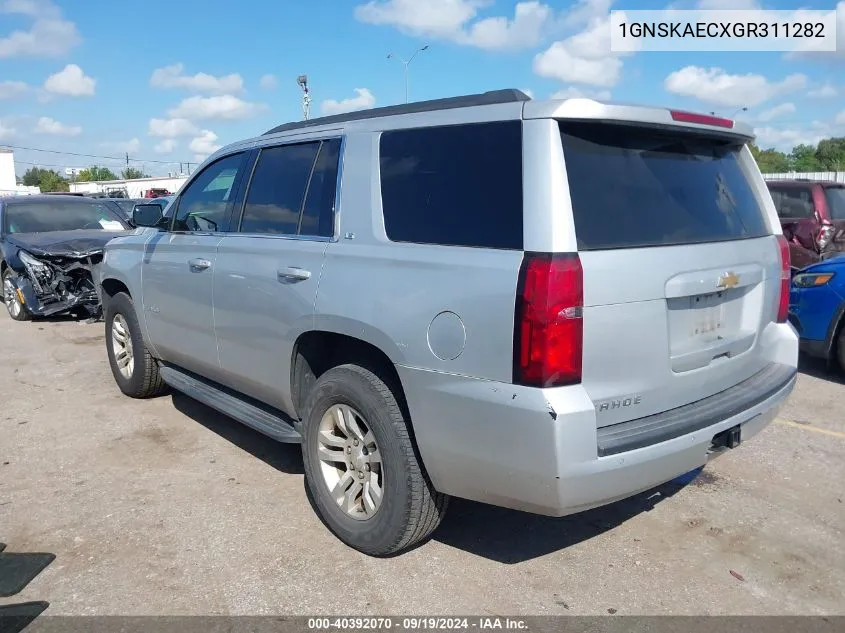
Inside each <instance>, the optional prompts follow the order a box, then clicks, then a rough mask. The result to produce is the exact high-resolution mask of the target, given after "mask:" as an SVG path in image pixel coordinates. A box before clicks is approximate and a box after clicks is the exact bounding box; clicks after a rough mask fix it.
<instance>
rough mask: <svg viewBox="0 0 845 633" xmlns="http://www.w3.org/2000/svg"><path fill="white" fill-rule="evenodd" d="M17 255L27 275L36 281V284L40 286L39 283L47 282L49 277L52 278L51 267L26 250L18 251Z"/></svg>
mask: <svg viewBox="0 0 845 633" xmlns="http://www.w3.org/2000/svg"><path fill="white" fill-rule="evenodd" d="M18 257H19V258H20V260H21V262H23V265H24V267H25V268H26V271H27V272H28V273H29V276H30V277H31V278H32V280H33V281H34V282H35V283H36V285H39V286H40V285H41V284H43V283H47V282H49V281H50V279H52V277H53V271H52V269H51V268H50V267H49V266H48V265H47V264H45V263H44V262H42V261H41V260H38V259H35V257H33V256H32V255H30V254H29V253H27V252H26V251H19V252H18Z"/></svg>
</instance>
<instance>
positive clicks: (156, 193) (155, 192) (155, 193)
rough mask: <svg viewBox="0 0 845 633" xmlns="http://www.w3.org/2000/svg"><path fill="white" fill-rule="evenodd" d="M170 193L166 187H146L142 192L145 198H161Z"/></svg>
mask: <svg viewBox="0 0 845 633" xmlns="http://www.w3.org/2000/svg"><path fill="white" fill-rule="evenodd" d="M169 195H171V194H170V192H169V191H168V190H167V189H148V190H147V191H146V192H145V193H144V197H145V198H163V197H164V196H169Z"/></svg>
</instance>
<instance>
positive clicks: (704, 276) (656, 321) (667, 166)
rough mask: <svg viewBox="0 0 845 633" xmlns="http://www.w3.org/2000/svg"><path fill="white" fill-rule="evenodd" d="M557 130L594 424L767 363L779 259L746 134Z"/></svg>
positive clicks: (690, 397) (567, 125)
mask: <svg viewBox="0 0 845 633" xmlns="http://www.w3.org/2000/svg"><path fill="white" fill-rule="evenodd" d="M559 125H560V137H561V142H562V146H563V154H564V161H565V166H566V174H567V179H568V183H569V193H570V199H571V208H572V214H573V220H574V227H575V233H576V239H577V247H578V251H579V254H580V258H581V264H582V267H583V271H584V272H583V275H584V306H585V307H584V352H583V358H584V361H583V379H582V384H583V386H584V388H585V389H586V391H587V393H588V395H589V396H590V398H591V399H592V400H593V402H594V403H596V411H597V424H598V426H600V427H601V426H607V425H611V424H615V423H618V422H622V421H625V420H629V419H634V418H639V417H643V416H646V415H650V414H652V413H657V412H661V411H665V410H668V409H672V408H675V407H678V406H681V405H684V404H687V403H690V402H694V401H696V400H700V399H702V398H705V397H707V396H710V395H712V394H714V393H717V392H719V391H722V390H724V389H726V388H728V387H731V386H733V385H735V384H737V383H739V382H741V381H743V380H745V379H747V378H749V377H751V376H752V375H754V374H755V373H757V372H759V371H760V370H761V369H763V368H764V367H765V366H766V365H767V360H766V358H765V354H764V349H763V344H762V342H761V333H762V332H763V331H764V329H765V328H766V327H767V326H768V324H770V323H772V322H773V321H775V320H776V315H777V304H778V297H779V291H780V256H779V248H778V244H777V239H776V237H775V236H774V235H772V227H771V226H770V223H769V220H768V219H767V215H766V212H765V211H764V207H763V206H762V196H761V195H760V194H761V192H763V191H764V190H763V188H762V187H759V189H757V190H756V192H755V185H753V184H752V181H753V180H754V179H755V178H756V179H758V180H759V172H757V170H756V166H755V165H754V162H753V159H752V158H751V155H750V153H748V151H747V150H745V149H744V148H743V145H742V143H741V141H737V140H730V139H726V138H725V137H718V138H715V137H710V136H707V135H705V133H703V132H701V131H700V130H684V129H681V128H679V129H675V130H673V129H665V128H662V129H661V128H658V127H637V126H633V125H629V124H626V125H621V124H608V123H605V122H585V121H565V122H561V123H560V124H559ZM759 184H762V183H761V182H760V183H758V186H759Z"/></svg>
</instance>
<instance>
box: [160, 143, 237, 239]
mask: <svg viewBox="0 0 845 633" xmlns="http://www.w3.org/2000/svg"><path fill="white" fill-rule="evenodd" d="M242 162H243V154H232V155H230V156H226V157H225V158H221V159H220V160H218V161H216V162H214V163H212V164H211V165H209V166H208V167H206V168H205V169H204V170H203V171H202V173H201V174H200V175H199V176H197V177H196V179H195V180H193V181H192V182H191V183H190V184H189V185H188V187H187V188H186V189H185V191H184V192H183V193H182V195H181V196H180V197H179V208H178V210H177V213H176V219H175V220H174V222H173V230H174V231H222V230H224V223H225V221H226V213H227V212H228V210H229V208H230V205H231V204H232V197H233V196H234V195H235V191H234V186H235V183H236V181H237V176H238V172H239V170H240V169H241V163H242ZM150 202H154V200H151V201H150ZM162 206H164V205H162Z"/></svg>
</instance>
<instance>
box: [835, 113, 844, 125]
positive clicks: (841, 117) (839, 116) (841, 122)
mask: <svg viewBox="0 0 845 633" xmlns="http://www.w3.org/2000/svg"><path fill="white" fill-rule="evenodd" d="M835 121H836V125H845V110H842V112H840V113H839V114H837V115H836V119H835Z"/></svg>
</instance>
